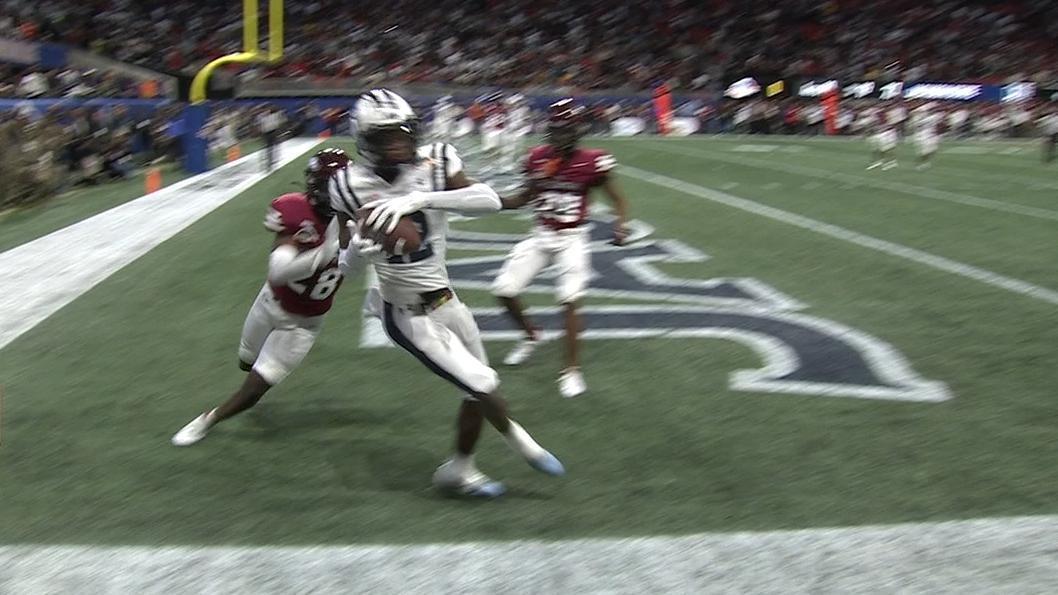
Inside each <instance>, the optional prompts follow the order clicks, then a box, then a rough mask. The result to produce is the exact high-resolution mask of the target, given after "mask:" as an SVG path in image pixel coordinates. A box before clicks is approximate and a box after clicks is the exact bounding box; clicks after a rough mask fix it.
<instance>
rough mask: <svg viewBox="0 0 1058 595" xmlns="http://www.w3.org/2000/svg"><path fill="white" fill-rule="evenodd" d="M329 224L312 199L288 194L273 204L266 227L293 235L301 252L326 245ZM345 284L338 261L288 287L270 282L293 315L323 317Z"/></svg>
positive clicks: (296, 194)
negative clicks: (315, 208) (312, 202)
mask: <svg viewBox="0 0 1058 595" xmlns="http://www.w3.org/2000/svg"><path fill="white" fill-rule="evenodd" d="M327 223H328V222H327V221H324V220H323V219H321V218H320V216H319V215H317V214H316V211H315V210H314V209H313V208H312V205H310V204H309V199H308V198H307V197H306V196H305V195H304V194H301V193H300V192H291V193H290V194H284V195H283V196H280V197H279V198H277V199H275V200H273V201H272V204H271V206H270V208H269V209H268V215H267V216H266V217H265V221H264V226H265V227H267V228H268V229H269V230H271V231H274V232H276V233H278V234H284V235H289V236H291V237H292V238H293V239H294V241H295V242H296V243H297V246H298V249H299V250H308V249H312V248H316V247H318V246H319V245H320V244H322V243H323V236H324V233H325V232H326V231H327ZM341 284H342V273H341V271H340V270H339V269H338V259H337V258H334V259H332V260H331V262H329V263H327V264H325V265H323V266H322V267H320V268H319V269H317V270H316V271H314V272H313V273H312V275H311V276H309V277H306V278H304V279H298V280H296V281H291V282H289V283H287V284H285V285H278V284H275V283H269V286H270V287H271V288H272V293H273V294H274V295H275V296H276V299H277V300H279V305H280V306H282V307H283V309H284V310H286V311H287V312H290V313H291V314H298V315H300V316H320V315H322V314H326V313H327V311H328V310H330V309H331V304H332V303H333V302H334V294H335V292H337V291H338V287H339V286H340V285H341Z"/></svg>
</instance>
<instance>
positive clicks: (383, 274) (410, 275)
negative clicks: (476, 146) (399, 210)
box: [329, 143, 463, 304]
mask: <svg viewBox="0 0 1058 595" xmlns="http://www.w3.org/2000/svg"><path fill="white" fill-rule="evenodd" d="M400 167H401V171H400V173H399V174H398V175H397V177H396V179H394V180H393V182H392V183H390V182H387V181H385V180H383V179H382V178H380V177H378V175H376V174H375V172H374V171H372V170H371V169H370V168H369V167H366V166H363V165H360V164H358V163H350V164H349V165H348V166H347V167H346V168H345V170H343V171H341V172H339V173H338V174H337V175H336V176H334V177H333V178H331V183H330V186H329V190H330V196H331V206H332V207H333V208H334V210H335V211H337V212H339V213H344V214H345V215H346V216H348V217H349V218H350V219H353V220H356V219H357V217H356V210H357V209H359V208H360V207H362V206H363V205H365V204H367V203H369V202H372V201H376V200H390V199H393V198H398V197H401V196H404V195H406V194H408V193H410V192H413V191H420V192H430V191H439V190H444V189H445V184H446V180H447V179H448V178H451V177H452V176H454V175H456V174H457V173H459V172H461V171H463V161H462V160H461V159H460V158H459V154H458V153H457V152H456V149H455V147H453V146H452V145H450V144H447V143H433V144H429V145H424V146H422V147H419V161H418V162H417V163H415V164H408V165H402V166H400ZM411 217H412V219H413V220H414V221H415V223H416V225H417V226H418V227H419V231H420V232H421V233H422V237H423V242H422V245H421V246H420V247H419V249H418V250H417V251H415V252H413V253H411V254H405V255H401V256H384V257H383V259H382V260H380V261H377V262H375V263H374V266H375V272H376V273H377V274H378V280H379V289H381V291H382V298H383V299H384V300H385V301H387V302H390V303H394V304H408V303H416V302H418V300H419V294H420V293H423V292H427V291H431V290H435V289H442V288H445V287H448V286H449V281H448V269H447V268H446V267H445V250H446V237H447V235H448V214H447V213H446V212H444V211H439V210H432V209H424V210H422V211H418V212H416V213H413V214H412V215H411Z"/></svg>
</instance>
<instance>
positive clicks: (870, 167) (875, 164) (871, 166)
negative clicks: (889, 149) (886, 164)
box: [867, 161, 882, 170]
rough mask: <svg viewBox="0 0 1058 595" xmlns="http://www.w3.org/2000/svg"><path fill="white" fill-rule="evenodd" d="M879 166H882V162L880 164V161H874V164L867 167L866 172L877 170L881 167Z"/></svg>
mask: <svg viewBox="0 0 1058 595" xmlns="http://www.w3.org/2000/svg"><path fill="white" fill-rule="evenodd" d="M881 166H882V162H881V161H875V162H874V163H872V164H870V165H868V166H867V169H868V170H871V169H877V168H879V167H881Z"/></svg>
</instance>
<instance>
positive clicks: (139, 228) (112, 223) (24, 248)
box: [0, 139, 319, 349]
mask: <svg viewBox="0 0 1058 595" xmlns="http://www.w3.org/2000/svg"><path fill="white" fill-rule="evenodd" d="M318 142H319V141H318V140H315V139H313V140H303V139H296V140H291V141H287V142H285V143H283V144H282V145H281V146H280V148H279V159H278V162H277V164H278V165H277V166H282V165H284V164H286V163H289V162H290V161H293V160H294V159H296V158H297V157H298V156H300V155H302V154H303V153H304V152H305V151H307V150H309V149H310V148H311V147H313V146H314V145H316V144H317V143H318ZM261 161H262V159H261V154H260V152H257V153H251V154H250V155H247V156H245V157H243V158H241V159H239V160H237V161H233V162H231V163H227V164H225V165H222V166H220V167H218V168H216V169H214V170H212V171H209V172H206V173H204V174H201V175H198V176H194V177H191V178H188V179H186V180H182V181H180V182H177V183H176V184H173V185H172V186H168V187H166V188H163V189H161V190H159V191H157V192H154V193H152V194H148V195H146V196H143V197H140V198H138V199H136V200H133V201H130V202H127V203H125V204H123V205H120V206H117V207H114V208H113V209H110V210H108V211H104V212H102V213H99V214H97V215H94V216H92V217H89V218H88V219H85V220H83V221H80V222H78V223H75V224H73V225H70V226H69V227H65V228H63V229H60V230H58V231H54V232H52V233H50V234H48V235H46V236H44V237H41V238H38V239H36V240H33V241H31V242H28V243H26V244H22V245H21V246H18V247H15V248H11V249H10V250H7V251H5V252H2V253H0V279H3V280H4V289H3V291H2V292H0V349H2V348H3V347H4V346H6V345H7V344H8V343H10V342H11V341H14V340H15V339H16V338H18V337H19V336H20V335H21V334H22V333H25V332H26V331H28V330H29V329H31V328H33V327H34V326H36V325H37V324H39V323H40V322H41V321H42V320H44V319H46V318H47V317H48V316H51V315H52V314H53V313H55V312H56V311H58V310H59V309H60V308H62V307H63V306H65V305H66V304H68V303H70V302H72V301H73V300H74V299H76V298H77V297H79V296H80V295H81V294H83V293H85V292H86V291H88V290H89V289H91V288H92V287H94V286H95V285H96V284H97V283H99V282H101V281H103V280H104V279H106V278H107V277H109V276H110V275H112V274H114V273H115V272H117V271H118V270H119V269H121V268H122V267H124V266H125V265H127V264H129V263H131V262H132V261H134V260H136V259H137V258H139V257H140V256H143V255H144V254H146V253H147V252H148V251H149V250H151V249H152V248H154V247H155V246H157V245H158V244H161V243H162V242H164V241H165V240H168V239H169V238H171V237H173V236H174V235H176V234H177V233H179V232H180V231H181V230H183V229H185V228H186V227H188V226H189V225H191V224H192V223H194V222H195V221H198V220H199V219H201V218H202V217H204V216H206V215H207V214H209V213H210V212H211V211H213V210H214V209H216V208H217V207H219V206H221V205H222V204H224V203H226V202H228V201H229V200H231V199H232V198H234V197H235V196H237V195H238V194H239V193H241V192H242V191H243V190H245V189H247V188H249V187H250V186H252V185H254V184H256V183H257V182H259V181H261V180H263V179H264V178H265V177H267V173H265V172H264V171H262V167H261V166H262V163H261Z"/></svg>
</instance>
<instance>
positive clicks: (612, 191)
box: [602, 175, 628, 246]
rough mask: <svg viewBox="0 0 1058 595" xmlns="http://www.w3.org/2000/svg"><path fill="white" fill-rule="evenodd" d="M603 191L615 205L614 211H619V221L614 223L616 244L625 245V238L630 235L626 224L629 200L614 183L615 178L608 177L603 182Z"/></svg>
mask: <svg viewBox="0 0 1058 595" xmlns="http://www.w3.org/2000/svg"><path fill="white" fill-rule="evenodd" d="M602 190H603V192H605V193H606V196H607V197H609V199H610V202H611V203H613V206H614V210H616V211H617V221H614V230H613V231H614V244H617V245H618V246H620V245H621V244H623V243H624V241H625V237H627V235H628V229H627V228H626V227H625V222H627V221H628V200H627V199H626V198H625V195H624V193H623V192H621V189H620V188H618V187H617V183H616V182H614V179H613V176H612V175H609V176H606V179H605V180H603V183H602Z"/></svg>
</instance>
